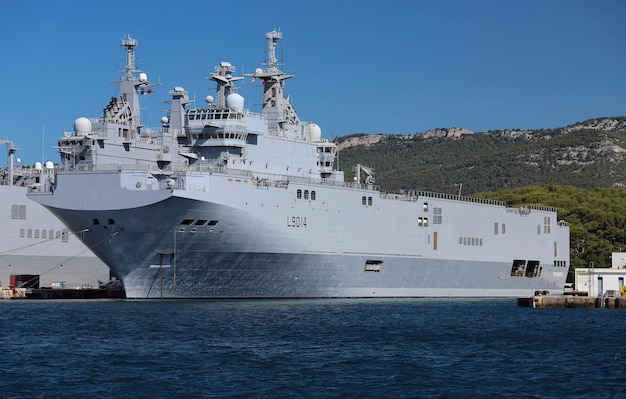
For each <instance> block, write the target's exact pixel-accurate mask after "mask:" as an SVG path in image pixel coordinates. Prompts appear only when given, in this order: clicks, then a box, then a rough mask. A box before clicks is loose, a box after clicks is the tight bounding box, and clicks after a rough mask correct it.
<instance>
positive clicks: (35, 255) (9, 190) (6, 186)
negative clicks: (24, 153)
mask: <svg viewBox="0 0 626 399" xmlns="http://www.w3.org/2000/svg"><path fill="white" fill-rule="evenodd" d="M0 144H6V146H7V152H8V157H7V167H6V168H3V169H2V170H1V171H0V220H1V221H2V227H0V287H2V288H5V289H6V288H40V287H47V288H53V287H58V288H94V287H99V285H100V284H102V283H104V282H108V281H109V279H110V271H109V268H108V266H106V264H105V263H104V262H103V261H101V260H100V259H98V258H97V257H96V255H94V253H93V252H91V251H90V250H89V248H87V247H86V246H85V244H83V243H82V242H81V241H80V240H79V238H78V237H77V235H76V234H74V233H73V232H72V231H70V230H69V229H68V228H67V227H66V226H65V225H63V223H61V221H59V219H58V218H56V217H55V216H54V215H53V214H51V213H50V212H48V210H47V209H45V208H44V207H43V206H41V205H39V204H37V203H35V202H33V201H30V200H29V199H28V198H27V197H26V193H27V190H28V189H29V187H36V185H37V184H39V183H38V182H39V180H40V178H41V176H42V175H43V176H45V175H46V174H47V173H49V172H52V170H53V165H52V163H51V162H46V163H42V162H36V163H35V164H34V165H29V166H25V165H22V164H21V162H19V161H18V162H17V164H15V163H14V154H15V153H16V152H17V147H16V146H15V144H14V143H13V141H12V140H9V139H2V140H0ZM78 235H80V233H78Z"/></svg>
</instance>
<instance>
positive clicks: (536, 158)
mask: <svg viewBox="0 0 626 399" xmlns="http://www.w3.org/2000/svg"><path fill="white" fill-rule="evenodd" d="M335 142H336V143H337V145H338V147H339V149H340V156H339V159H340V168H341V169H343V170H344V171H346V175H347V176H348V178H350V179H351V178H352V176H351V171H350V169H351V167H352V166H353V165H356V164H357V163H361V164H365V165H368V166H370V167H372V168H374V170H375V178H376V183H377V184H379V185H380V186H381V188H383V189H385V190H389V191H402V190H410V189H418V190H432V191H440V192H458V187H460V185H461V184H463V193H464V194H471V193H476V192H481V191H495V190H499V189H507V188H515V187H522V186H526V185H531V184H533V185H546V184H558V185H572V186H575V187H581V188H595V187H611V186H618V187H623V186H624V185H625V184H626V117H604V118H596V119H590V120H587V121H584V122H577V123H575V124H572V125H569V126H566V127H562V128H555V129H538V130H493V131H488V132H472V131H470V130H467V129H462V128H438V129H433V130H429V131H427V132H423V133H416V134H412V135H392V134H389V135H383V134H377V135H366V134H359V135H350V136H344V137H338V138H336V139H335Z"/></svg>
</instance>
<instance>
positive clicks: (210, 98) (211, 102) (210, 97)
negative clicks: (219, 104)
mask: <svg viewBox="0 0 626 399" xmlns="http://www.w3.org/2000/svg"><path fill="white" fill-rule="evenodd" d="M204 101H206V103H207V104H213V101H215V99H214V98H213V96H206V97H204Z"/></svg>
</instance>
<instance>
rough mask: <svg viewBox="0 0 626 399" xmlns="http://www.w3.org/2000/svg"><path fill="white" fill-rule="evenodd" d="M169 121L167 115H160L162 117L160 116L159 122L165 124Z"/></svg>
mask: <svg viewBox="0 0 626 399" xmlns="http://www.w3.org/2000/svg"><path fill="white" fill-rule="evenodd" d="M169 121H170V120H169V119H167V116H162V117H161V123H162V124H164V125H165V124H167V123H168V122H169Z"/></svg>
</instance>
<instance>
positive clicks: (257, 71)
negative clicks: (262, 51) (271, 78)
mask: <svg viewBox="0 0 626 399" xmlns="http://www.w3.org/2000/svg"><path fill="white" fill-rule="evenodd" d="M254 72H256V73H258V74H259V73H263V70H262V69H261V68H257V69H256V70H255V71H254Z"/></svg>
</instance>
